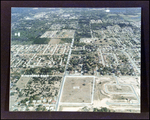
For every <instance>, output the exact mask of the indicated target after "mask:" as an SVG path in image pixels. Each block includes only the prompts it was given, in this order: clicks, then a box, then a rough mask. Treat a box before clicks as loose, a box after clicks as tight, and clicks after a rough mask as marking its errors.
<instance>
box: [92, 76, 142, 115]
mask: <svg viewBox="0 0 150 120" xmlns="http://www.w3.org/2000/svg"><path fill="white" fill-rule="evenodd" d="M95 79H96V87H95V93H94V101H93V103H94V104H93V107H97V108H99V107H107V108H108V109H113V110H115V112H135V113H139V112H140V103H138V99H137V96H136V94H137V93H138V89H139V88H138V87H135V86H136V85H140V80H139V79H140V78H139V77H135V76H134V77H132V76H121V77H117V80H118V82H119V84H117V82H116V80H115V78H114V77H113V76H102V77H96V78H95ZM113 84H114V85H113ZM115 84H116V85H115ZM120 84H121V85H120ZM126 84H130V85H132V87H133V89H134V90H135V92H136V94H135V93H134V92H133V90H132V88H131V87H130V86H129V85H126ZM105 85H106V88H107V91H109V92H111V94H109V93H107V92H106V91H105ZM117 85H119V86H121V88H120V87H117ZM118 88H119V89H118ZM117 89H118V90H117ZM117 91H118V93H119V94H115V93H116V92H117ZM113 92H114V93H113ZM125 92H126V93H127V92H129V94H124V93H125ZM137 95H138V94H137ZM138 96H140V92H139V95H138ZM107 102H108V103H107ZM135 107H136V108H135Z"/></svg>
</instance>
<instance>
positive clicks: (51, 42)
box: [48, 39, 61, 44]
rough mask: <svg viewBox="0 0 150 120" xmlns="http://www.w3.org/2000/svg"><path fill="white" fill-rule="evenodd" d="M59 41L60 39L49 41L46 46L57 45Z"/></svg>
mask: <svg viewBox="0 0 150 120" xmlns="http://www.w3.org/2000/svg"><path fill="white" fill-rule="evenodd" d="M60 41H61V40H60V39H51V40H50V42H49V43H48V44H59V42H60Z"/></svg>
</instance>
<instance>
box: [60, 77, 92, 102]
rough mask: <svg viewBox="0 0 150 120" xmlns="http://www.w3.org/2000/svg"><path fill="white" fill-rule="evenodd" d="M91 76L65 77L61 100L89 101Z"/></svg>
mask: <svg viewBox="0 0 150 120" xmlns="http://www.w3.org/2000/svg"><path fill="white" fill-rule="evenodd" d="M92 86H93V77H66V81H65V85H64V89H63V94H62V98H61V102H70V103H90V102H91V97H92Z"/></svg>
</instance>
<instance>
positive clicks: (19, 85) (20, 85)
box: [16, 77, 30, 89]
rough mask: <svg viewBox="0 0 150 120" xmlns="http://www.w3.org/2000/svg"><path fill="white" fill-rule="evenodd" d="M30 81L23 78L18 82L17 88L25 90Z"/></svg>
mask: <svg viewBox="0 0 150 120" xmlns="http://www.w3.org/2000/svg"><path fill="white" fill-rule="evenodd" d="M29 80H30V78H28V77H21V78H20V79H19V80H18V82H17V84H16V85H17V86H18V88H19V89H23V88H25V86H26V84H27V83H28V81H29Z"/></svg>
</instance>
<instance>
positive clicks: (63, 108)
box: [60, 106, 82, 111]
mask: <svg viewBox="0 0 150 120" xmlns="http://www.w3.org/2000/svg"><path fill="white" fill-rule="evenodd" d="M81 108H82V107H66V106H61V107H60V110H61V111H79V110H80V109H81Z"/></svg>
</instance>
